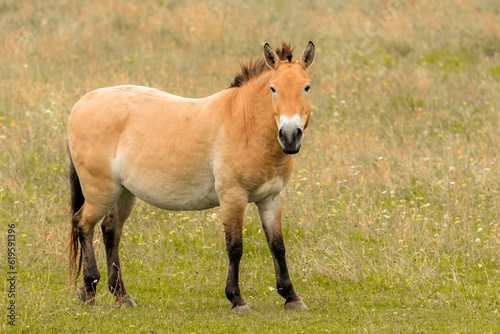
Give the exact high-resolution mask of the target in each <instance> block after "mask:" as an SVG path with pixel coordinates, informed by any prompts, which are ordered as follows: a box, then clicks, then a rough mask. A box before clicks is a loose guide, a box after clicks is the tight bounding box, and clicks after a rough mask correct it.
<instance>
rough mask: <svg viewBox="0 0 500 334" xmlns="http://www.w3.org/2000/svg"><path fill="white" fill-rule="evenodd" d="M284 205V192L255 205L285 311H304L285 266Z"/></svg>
mask: <svg viewBox="0 0 500 334" xmlns="http://www.w3.org/2000/svg"><path fill="white" fill-rule="evenodd" d="M283 203H284V192H281V193H280V194H279V195H277V196H274V197H273V196H269V197H267V198H265V199H264V200H262V201H261V202H259V203H257V207H258V208H259V215H260V219H261V222H262V227H263V228H264V232H265V234H266V239H267V244H268V245H269V249H270V250H271V254H272V256H273V262H274V271H275V274H276V286H277V290H278V293H279V294H280V295H281V296H282V297H283V298H285V300H286V301H285V309H286V310H295V309H306V308H307V307H306V305H305V304H304V302H303V301H302V298H300V297H299V296H298V295H297V294H296V293H295V291H294V289H293V285H292V281H291V280H290V275H289V274H288V269H287V265H286V258H285V243H284V241H283V232H282V229H281V214H282V210H283Z"/></svg>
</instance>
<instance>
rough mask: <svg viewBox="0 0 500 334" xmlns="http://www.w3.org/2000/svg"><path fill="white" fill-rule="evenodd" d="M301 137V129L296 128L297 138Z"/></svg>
mask: <svg viewBox="0 0 500 334" xmlns="http://www.w3.org/2000/svg"><path fill="white" fill-rule="evenodd" d="M300 137H302V129H300V128H298V129H297V138H300Z"/></svg>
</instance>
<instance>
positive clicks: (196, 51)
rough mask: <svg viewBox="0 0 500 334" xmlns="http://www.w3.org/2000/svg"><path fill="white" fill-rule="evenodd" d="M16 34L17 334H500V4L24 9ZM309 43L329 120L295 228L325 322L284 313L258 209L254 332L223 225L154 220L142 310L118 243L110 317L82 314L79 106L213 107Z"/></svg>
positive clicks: (0, 123) (148, 227)
mask: <svg viewBox="0 0 500 334" xmlns="http://www.w3.org/2000/svg"><path fill="white" fill-rule="evenodd" d="M0 31H1V33H0V79H1V80H0V222H1V227H0V232H1V239H0V240H1V246H0V247H1V251H0V254H2V268H4V270H3V271H2V272H3V273H4V274H3V276H2V282H3V284H0V310H1V311H0V331H4V330H9V331H13V332H23V333H24V332H25V333H55V332H86V333H102V332H110V333H111V332H130V333H226V332H241V333H283V332H286V331H288V332H291V333H381V332H382V333H386V332H387V333H494V332H498V331H499V329H500V314H499V312H500V311H499V310H500V281H499V278H500V258H499V255H500V254H499V253H500V219H499V218H500V216H499V214H500V193H499V192H500V169H499V168H500V166H499V164H500V159H499V156H500V155H499V153H500V130H499V121H500V119H499V111H500V2H499V1H497V0H476V1H473V0H460V1H454V0H443V1H431V0H410V1H387V0H371V1H370V0H353V1H327V0H312V1H298V2H293V3H292V2H286V1H283V0H276V1H269V2H268V1H256V2H247V1H237V0H227V1H216V0H208V1H204V2H200V1H193V0H185V1H178V0H156V1H138V0H130V1H118V0H109V1H96V0H90V1H85V2H77V1H69V0H44V1H28V0H21V1H16V0H5V1H4V0H2V1H0ZM309 40H311V41H313V42H314V43H315V45H316V60H315V63H314V64H313V65H312V66H311V68H310V69H309V76H310V78H311V80H312V89H311V104H312V112H313V115H312V117H311V123H310V125H309V128H308V129H307V130H306V132H305V139H304V143H303V147H302V149H301V152H300V153H299V154H298V155H297V156H296V161H295V170H294V174H293V177H292V179H291V181H290V182H289V184H288V186H287V188H286V194H287V195H286V196H287V201H286V205H285V211H284V224H283V229H284V236H285V244H286V246H287V258H288V266H289V269H290V274H291V278H292V281H293V283H294V287H295V289H296V291H297V292H298V294H299V295H301V296H302V297H303V298H304V301H305V303H306V304H307V305H308V307H309V309H308V310H303V311H297V312H287V311H284V310H283V300H282V298H281V297H279V296H278V294H277V293H276V290H275V278H274V269H273V267H272V259H271V255H270V251H269V249H268V247H267V244H266V241H265V237H264V233H263V232H262V229H261V226H260V221H259V218H258V213H257V210H256V207H255V206H254V205H249V208H248V211H247V215H246V216H247V217H246V221H245V230H244V255H243V258H242V263H241V278H240V287H241V289H242V293H243V296H244V297H245V299H246V300H247V301H248V302H249V304H250V307H251V308H252V310H253V313H251V314H248V315H238V314H232V313H230V306H231V305H230V303H229V302H228V301H227V300H226V297H225V295H224V286H225V280H226V270H227V256H226V252H225V245H224V233H223V228H222V225H221V223H220V211H219V209H213V210H207V211H201V212H168V211H161V210H159V209H156V208H154V207H152V206H149V205H147V204H145V203H143V202H141V203H139V205H137V207H136V209H135V210H134V212H133V214H132V216H131V217H130V219H129V221H128V222H127V224H126V227H125V231H124V235H123V238H122V242H121V261H122V266H123V275H124V280H125V285H126V286H127V290H128V291H129V293H130V294H131V295H133V296H134V299H135V300H136V302H137V303H138V305H139V307H138V308H137V309H130V308H123V309H120V308H117V307H115V306H113V304H114V298H113V297H112V296H111V294H109V293H108V292H107V288H106V280H105V279H104V278H105V277H106V265H105V252H104V245H103V242H102V233H101V231H100V228H99V227H98V228H96V234H95V237H94V245H95V248H96V256H97V260H98V265H99V269H100V271H101V275H102V277H103V279H102V280H101V282H100V283H99V286H98V295H97V305H96V306H95V307H89V306H84V305H81V304H79V302H78V301H77V300H76V299H75V296H74V290H73V286H72V285H71V284H69V274H68V260H67V258H68V253H67V252H65V249H66V246H67V240H68V232H69V226H70V225H69V224H70V218H69V183H68V179H67V174H68V157H67V154H66V125H67V121H68V117H69V113H70V110H71V108H72V106H73V105H74V103H76V101H78V99H79V98H80V97H82V96H83V95H84V94H85V93H87V92H89V91H91V90H93V89H96V88H100V87H106V86H114V85H119V84H137V85H144V86H150V87H155V88H158V89H161V90H165V91H168V92H170V93H173V94H176V95H181V96H187V97H205V96H208V95H211V94H213V93H215V92H218V91H220V90H223V89H225V88H227V87H228V86H229V84H230V83H231V81H232V79H233V77H234V75H235V74H236V73H237V72H238V70H239V62H240V61H243V62H245V61H248V60H250V59H257V58H259V57H260V56H261V55H262V46H263V43H265V42H268V43H270V44H271V46H273V47H278V46H280V45H281V42H283V41H284V42H289V43H291V44H292V45H293V46H294V47H295V49H296V55H295V57H296V58H297V57H298V56H299V55H300V54H299V53H300V51H301V50H302V49H303V48H304V47H305V46H306V45H307V42H308V41H309ZM9 224H15V226H16V227H15V232H14V233H15V236H16V242H17V245H16V246H17V249H16V270H17V274H16V286H15V287H16V297H15V301H16V316H17V317H16V322H15V323H16V325H15V326H14V327H13V326H11V325H9V324H8V320H9V319H8V318H7V315H8V313H7V307H8V305H9V303H10V300H11V299H9V298H8V290H9V288H10V286H9V282H8V281H7V277H8V274H7V273H8V271H9V268H8V267H7V248H8V247H7V246H8V243H7V240H8V234H9V232H8V230H9V229H8V225H9ZM11 234H12V233H11Z"/></svg>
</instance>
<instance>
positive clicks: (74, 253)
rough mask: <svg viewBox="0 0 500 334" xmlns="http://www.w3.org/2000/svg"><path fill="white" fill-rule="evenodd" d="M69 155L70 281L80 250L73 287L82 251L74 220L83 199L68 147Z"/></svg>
mask: <svg viewBox="0 0 500 334" xmlns="http://www.w3.org/2000/svg"><path fill="white" fill-rule="evenodd" d="M68 154H69V183H70V188H71V203H70V205H71V227H70V232H69V244H68V248H69V276H70V281H71V280H72V279H73V277H72V276H73V274H74V273H75V271H76V269H77V268H76V267H77V266H76V262H77V257H78V248H80V260H79V261H78V271H77V272H76V276H75V277H74V282H75V287H76V282H77V280H78V276H80V271H81V269H82V249H81V247H79V243H78V230H77V227H78V226H77V225H78V221H77V220H76V219H75V214H76V213H77V212H78V211H79V210H80V208H81V207H82V206H83V203H84V202H85V197H84V196H83V192H82V187H81V185H80V179H79V178H78V174H77V173H76V169H75V165H74V164H73V160H72V159H71V152H70V150H69V147H68Z"/></svg>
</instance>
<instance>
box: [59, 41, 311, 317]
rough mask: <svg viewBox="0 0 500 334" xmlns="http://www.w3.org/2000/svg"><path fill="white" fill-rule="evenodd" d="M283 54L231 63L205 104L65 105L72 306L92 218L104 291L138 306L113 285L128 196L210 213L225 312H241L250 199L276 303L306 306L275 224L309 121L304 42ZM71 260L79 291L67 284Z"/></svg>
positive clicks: (87, 273)
mask: <svg viewBox="0 0 500 334" xmlns="http://www.w3.org/2000/svg"><path fill="white" fill-rule="evenodd" d="M292 52H293V49H292V48H291V47H290V45H288V44H285V43H283V45H282V47H281V48H279V49H277V50H274V49H273V48H271V47H270V46H269V44H267V43H266V44H265V45H264V57H263V58H260V59H259V60H258V61H256V62H250V63H246V64H241V72H240V73H239V74H237V75H236V76H235V78H234V81H233V82H232V83H231V85H230V86H229V87H228V88H226V89H224V90H222V91H220V92H218V93H215V94H214V95H211V96H208V97H205V98H200V99H193V98H184V97H179V96H175V95H172V94H169V93H166V92H163V91H160V90H157V89H153V88H148V87H142V86H133V85H122V86H114V87H107V88H100V89H97V90H94V91H91V92H90V93H88V94H86V95H85V96H83V97H82V98H81V99H80V100H79V101H78V102H77V103H76V104H75V105H74V107H73V108H72V110H71V114H70V117H69V123H68V133H67V146H68V154H69V160H70V166H69V179H70V187H71V201H70V205H71V216H72V218H71V230H70V236H69V245H68V248H69V250H70V251H69V267H70V277H72V278H71V279H73V278H74V283H75V289H76V290H75V291H76V292H75V294H76V298H77V299H78V300H79V301H81V302H82V303H84V304H88V305H95V294H96V288H97V284H98V282H99V280H100V278H101V276H100V273H99V269H98V267H97V263H96V258H95V254H94V247H93V242H92V240H93V234H94V227H95V226H96V224H97V223H98V222H99V221H100V220H101V219H102V223H101V229H102V233H103V241H104V245H105V249H106V261H107V269H108V289H109V291H110V292H111V293H112V294H113V295H114V296H115V297H116V304H118V305H120V306H130V307H136V306H137V304H136V302H135V301H134V299H133V298H132V296H131V295H130V294H128V293H127V291H126V289H125V285H124V283H123V278H122V275H121V265H120V258H119V243H120V238H121V235H122V231H123V226H124V223H125V221H126V220H127V218H128V217H129V216H130V214H131V212H132V209H133V207H134V204H135V201H136V198H139V199H141V200H143V201H145V202H147V203H149V204H151V205H153V206H156V207H158V208H161V209H164V210H175V211H179V210H183V211H191V210H204V209H209V208H213V207H216V206H220V208H221V216H222V223H223V226H224V234H225V244H226V250H227V256H228V258H229V264H228V272H227V282H226V288H225V294H226V297H227V299H228V300H229V301H230V302H231V303H232V308H231V311H232V312H251V310H250V307H249V306H248V303H247V302H246V301H245V300H244V299H243V297H242V295H241V293H240V288H239V284H238V280H239V265H240V260H241V257H242V253H243V242H242V230H243V220H244V216H245V211H246V209H247V206H248V203H255V204H256V205H257V208H258V212H259V216H260V219H261V224H262V228H263V230H264V232H265V236H266V240H267V243H268V246H269V248H270V250H271V253H272V258H273V263H274V269H275V274H276V286H277V292H278V293H279V294H280V295H281V296H282V297H283V298H284V299H285V304H284V308H285V309H287V310H294V309H306V308H307V307H306V305H305V303H304V302H303V300H302V298H301V297H299V295H297V293H296V292H295V291H294V288H293V285H292V282H291V280H290V275H289V273H288V269H287V263H286V259H285V244H284V241H283V233H282V226H281V225H282V211H283V204H284V200H285V190H284V188H285V185H286V184H287V183H288V181H289V180H290V177H291V174H292V168H293V164H294V159H293V154H296V153H297V152H299V150H300V148H301V144H302V141H303V138H304V130H305V129H306V128H307V126H308V124H309V119H310V115H311V108H310V101H309V98H310V88H311V80H310V79H309V77H308V74H307V70H308V68H309V66H310V65H311V64H312V63H313V61H314V57H315V46H314V44H313V43H312V42H309V44H308V45H307V46H306V47H305V48H304V50H303V51H302V54H301V57H300V59H299V60H294V59H292V56H293V55H292ZM78 253H79V254H78ZM78 255H79V256H78ZM78 257H79V260H78ZM77 262H78V265H77ZM82 262H83V286H81V287H80V288H78V289H77V288H76V285H77V281H78V277H79V276H80V273H81V270H82ZM75 273H76V274H75Z"/></svg>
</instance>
